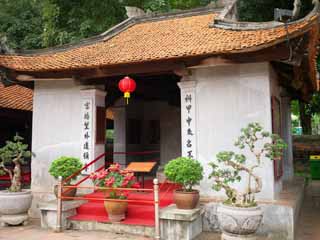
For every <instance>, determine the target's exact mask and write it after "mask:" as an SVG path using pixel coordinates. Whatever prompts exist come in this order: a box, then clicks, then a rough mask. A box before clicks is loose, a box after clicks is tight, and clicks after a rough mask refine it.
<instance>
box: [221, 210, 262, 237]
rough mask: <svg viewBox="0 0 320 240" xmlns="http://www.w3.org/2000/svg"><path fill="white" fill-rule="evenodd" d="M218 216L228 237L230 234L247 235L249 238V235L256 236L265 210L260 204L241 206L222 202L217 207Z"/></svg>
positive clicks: (223, 231) (232, 235)
mask: <svg viewBox="0 0 320 240" xmlns="http://www.w3.org/2000/svg"><path fill="white" fill-rule="evenodd" d="M217 217H218V221H219V225H220V229H221V231H222V233H223V236H225V238H226V239H228V238H227V237H228V236H229V237H235V236H239V237H241V236H246V237H247V238H248V239H249V237H254V234H255V232H256V231H257V230H258V228H259V226H260V224H261V222H262V217H263V211H262V209H261V208H260V207H259V206H257V207H248V208H240V207H233V206H228V205H225V204H220V205H219V206H218V208H217ZM247 238H246V239H247ZM241 239H242V238H241Z"/></svg>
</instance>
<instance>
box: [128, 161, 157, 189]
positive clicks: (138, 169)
mask: <svg viewBox="0 0 320 240" xmlns="http://www.w3.org/2000/svg"><path fill="white" fill-rule="evenodd" d="M156 164H157V162H131V163H130V164H129V165H128V167H127V168H126V170H130V171H132V172H135V173H137V174H140V173H141V175H142V188H144V174H145V173H149V172H151V171H152V169H153V168H154V167H155V166H156Z"/></svg>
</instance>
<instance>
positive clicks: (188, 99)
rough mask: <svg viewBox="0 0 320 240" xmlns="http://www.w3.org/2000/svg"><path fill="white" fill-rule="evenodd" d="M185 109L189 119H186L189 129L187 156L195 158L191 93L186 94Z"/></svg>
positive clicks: (187, 132)
mask: <svg viewBox="0 0 320 240" xmlns="http://www.w3.org/2000/svg"><path fill="white" fill-rule="evenodd" d="M184 101H185V105H186V106H185V110H186V111H187V119H186V123H187V129H186V130H187V131H186V134H187V141H186V143H185V144H186V148H187V154H188V155H187V156H188V157H189V158H194V152H193V149H192V146H193V144H194V143H193V141H192V140H193V139H192V136H193V135H194V133H193V129H192V124H191V123H192V121H193V120H194V119H193V116H192V115H191V109H192V95H191V94H190V93H188V94H186V95H185V99H184Z"/></svg>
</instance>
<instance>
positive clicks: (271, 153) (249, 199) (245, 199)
mask: <svg viewBox="0 0 320 240" xmlns="http://www.w3.org/2000/svg"><path fill="white" fill-rule="evenodd" d="M234 145H235V146H236V147H238V148H239V149H240V151H241V152H240V153H235V152H232V151H222V152H219V153H218V154H217V155H216V159H217V161H216V162H211V163H210V164H209V165H210V166H211V167H212V172H211V174H210V175H209V178H210V179H213V186H212V188H213V189H214V190H215V191H220V190H222V189H224V190H225V193H226V195H227V197H228V199H227V202H228V203H230V204H232V205H237V206H253V205H255V198H254V194H255V193H258V192H259V191H261V187H262V183H261V178H260V177H259V176H257V175H255V174H254V170H255V169H256V168H257V167H259V166H260V165H261V156H265V157H267V158H269V159H271V160H276V159H279V158H281V157H282V155H283V150H284V149H285V148H286V147H287V145H286V144H285V142H284V141H283V140H282V139H281V138H280V137H279V135H277V134H271V133H269V132H267V131H264V130H263V127H262V126H261V125H260V124H259V123H256V122H254V123H249V124H248V125H247V127H245V128H242V129H241V134H240V136H239V137H238V138H237V140H236V141H235V144H234ZM244 150H246V151H247V152H249V153H251V155H253V156H254V157H255V160H256V163H251V165H249V164H247V157H246V156H245V155H244V154H243V153H242V152H243V151H244ZM248 150H249V151H248ZM247 152H246V153H247ZM243 173H245V174H246V175H247V176H248V180H249V181H247V182H248V186H247V190H246V192H244V193H241V194H240V193H239V192H238V191H237V189H235V188H232V184H234V183H236V182H240V181H241V180H242V177H241V176H243ZM240 174H241V175H240ZM251 179H254V182H255V186H252V184H253V181H251Z"/></svg>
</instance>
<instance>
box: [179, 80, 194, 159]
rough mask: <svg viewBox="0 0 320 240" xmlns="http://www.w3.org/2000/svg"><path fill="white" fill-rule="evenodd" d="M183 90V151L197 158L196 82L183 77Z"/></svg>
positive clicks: (180, 85)
mask: <svg viewBox="0 0 320 240" xmlns="http://www.w3.org/2000/svg"><path fill="white" fill-rule="evenodd" d="M178 85H179V87H180V90H181V153H182V156H184V157H190V158H194V159H197V124H196V82H195V81H191V80H189V77H183V78H182V80H181V82H179V83H178Z"/></svg>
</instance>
